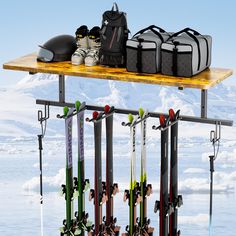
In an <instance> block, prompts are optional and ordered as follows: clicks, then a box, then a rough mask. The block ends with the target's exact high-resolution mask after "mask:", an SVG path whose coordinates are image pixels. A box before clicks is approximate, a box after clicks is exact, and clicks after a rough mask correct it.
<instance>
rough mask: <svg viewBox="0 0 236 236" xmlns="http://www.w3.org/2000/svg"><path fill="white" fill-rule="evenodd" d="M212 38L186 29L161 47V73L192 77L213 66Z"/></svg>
mask: <svg viewBox="0 0 236 236" xmlns="http://www.w3.org/2000/svg"><path fill="white" fill-rule="evenodd" d="M211 48H212V38H211V36H209V35H201V34H200V33H198V32H197V31H195V30H193V29H190V28H185V29H183V30H181V31H179V32H177V33H175V34H173V35H172V36H171V37H170V38H169V40H168V41H167V42H165V43H163V44H162V46H161V61H162V63H161V72H162V74H164V75H174V76H182V77H191V76H193V75H195V74H198V73H200V72H201V71H203V70H205V69H206V68H208V67H209V66H210V64H211Z"/></svg>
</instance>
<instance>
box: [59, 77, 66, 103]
mask: <svg viewBox="0 0 236 236" xmlns="http://www.w3.org/2000/svg"><path fill="white" fill-rule="evenodd" d="M59 102H65V76H64V75H59Z"/></svg>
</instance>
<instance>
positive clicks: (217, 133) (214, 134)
mask: <svg viewBox="0 0 236 236" xmlns="http://www.w3.org/2000/svg"><path fill="white" fill-rule="evenodd" d="M220 139H221V122H216V124H215V130H211V132H210V141H211V142H212V143H213V144H214V143H216V142H218V141H220Z"/></svg>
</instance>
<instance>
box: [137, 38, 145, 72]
mask: <svg viewBox="0 0 236 236" xmlns="http://www.w3.org/2000/svg"><path fill="white" fill-rule="evenodd" d="M138 41H139V44H138V52H137V70H138V72H139V73H141V72H142V49H143V45H142V43H143V41H144V40H143V39H142V38H140V39H138Z"/></svg>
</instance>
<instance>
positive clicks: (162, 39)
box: [133, 27, 164, 42]
mask: <svg viewBox="0 0 236 236" xmlns="http://www.w3.org/2000/svg"><path fill="white" fill-rule="evenodd" d="M147 30H151V31H152V32H153V33H154V34H155V35H157V36H158V37H159V38H160V40H161V41H162V42H164V38H163V36H162V35H161V33H159V32H158V31H156V30H154V29H153V28H150V27H147V28H145V29H142V30H140V31H138V32H137V33H136V34H135V35H134V36H133V38H134V37H135V36H137V35H141V34H143V33H144V32H146V31H147Z"/></svg>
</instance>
